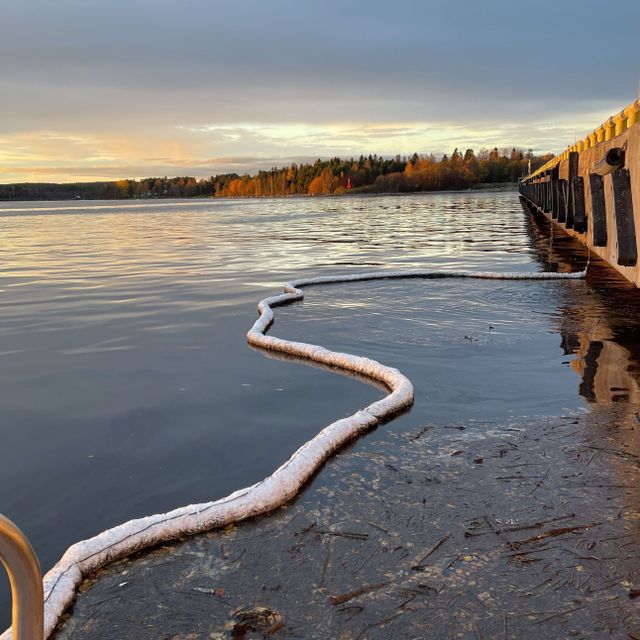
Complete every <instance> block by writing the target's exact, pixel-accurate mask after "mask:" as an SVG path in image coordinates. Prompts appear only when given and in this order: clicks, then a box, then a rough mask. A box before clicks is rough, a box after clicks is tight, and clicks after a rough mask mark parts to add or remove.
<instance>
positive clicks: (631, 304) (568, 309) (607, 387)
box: [524, 201, 640, 404]
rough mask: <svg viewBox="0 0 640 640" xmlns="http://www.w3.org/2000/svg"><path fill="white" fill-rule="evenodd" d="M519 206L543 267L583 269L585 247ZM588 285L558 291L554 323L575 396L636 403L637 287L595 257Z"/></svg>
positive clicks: (639, 357)
mask: <svg viewBox="0 0 640 640" xmlns="http://www.w3.org/2000/svg"><path fill="white" fill-rule="evenodd" d="M524 206H525V210H526V212H527V230H528V233H529V237H530V239H531V244H532V249H533V251H534V253H535V255H536V257H537V259H538V260H539V261H540V262H541V263H542V264H543V265H544V267H545V268H546V269H551V270H554V271H560V272H567V271H575V270H576V269H577V268H583V266H584V264H585V262H586V260H587V256H588V250H587V249H586V248H585V247H584V245H582V244H581V243H579V242H577V240H575V239H574V238H571V237H570V236H568V235H567V234H566V233H564V232H563V231H561V230H558V227H557V226H555V225H553V224H552V223H551V222H550V221H549V220H548V219H547V218H546V217H545V216H543V215H542V214H540V213H539V212H538V211H537V210H536V209H535V208H533V207H531V206H530V205H529V204H528V203H527V202H526V201H524ZM587 283H588V284H589V289H588V290H586V291H585V290H584V289H582V290H580V289H577V288H572V289H569V288H567V289H564V290H563V300H562V302H561V310H562V318H561V319H560V326H559V330H560V333H561V335H562V344H561V346H562V348H563V350H564V352H565V353H566V354H567V355H573V356H574V359H573V360H572V361H571V368H572V369H573V370H574V371H575V372H576V373H577V374H578V375H579V376H580V379H581V382H580V387H579V391H580V395H582V396H583V397H584V398H585V399H586V400H587V401H588V402H590V403H596V404H610V403H613V402H621V401H627V402H631V403H633V404H636V403H638V404H640V336H638V332H637V328H636V322H637V318H639V317H640V299H639V298H638V295H637V291H636V289H635V288H634V287H633V286H632V285H630V284H629V283H627V282H626V281H625V280H624V279H623V278H622V277H620V276H619V275H617V274H616V273H615V272H612V271H611V269H609V268H608V267H607V266H606V265H605V263H604V262H603V261H601V260H599V259H597V258H596V259H595V261H593V262H591V264H590V267H589V273H588V276H587Z"/></svg>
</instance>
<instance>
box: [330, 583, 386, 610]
mask: <svg viewBox="0 0 640 640" xmlns="http://www.w3.org/2000/svg"><path fill="white" fill-rule="evenodd" d="M388 584H389V581H386V582H378V583H377V584H368V585H365V586H364V587H360V588H359V589H354V590H353V591H347V593H343V594H341V595H339V596H331V598H330V601H331V604H332V605H334V606H335V605H338V604H344V603H345V602H349V600H353V599H354V598H357V597H358V596H362V595H364V594H365V593H371V592H372V591H377V590H378V589H382V588H384V587H386V586H387V585H388Z"/></svg>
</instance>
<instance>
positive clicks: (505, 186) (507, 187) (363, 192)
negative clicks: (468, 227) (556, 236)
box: [0, 182, 518, 203]
mask: <svg viewBox="0 0 640 640" xmlns="http://www.w3.org/2000/svg"><path fill="white" fill-rule="evenodd" d="M34 184H37V183H34ZM517 185H518V183H517V182H486V183H479V184H475V185H472V186H470V187H460V188H458V189H456V188H451V187H447V188H443V189H428V190H418V191H385V192H382V191H372V190H370V189H366V188H358V189H352V190H350V191H345V192H342V193H323V194H316V195H311V194H308V193H295V194H291V195H261V196H213V195H195V196H170V195H166V196H165V195H163V196H150V197H145V198H140V197H133V198H131V197H129V198H104V197H86V198H82V197H81V198H77V197H73V196H72V197H60V198H0V203H12V202H100V201H105V200H108V201H115V202H158V201H163V200H166V201H169V200H200V201H203V200H282V199H297V198H305V199H306V198H341V197H347V198H349V197H352V196H368V197H384V196H412V195H420V194H428V193H447V192H457V193H459V192H462V191H513V190H515V189H516V188H517ZM2 186H3V185H0V188H1V187H2Z"/></svg>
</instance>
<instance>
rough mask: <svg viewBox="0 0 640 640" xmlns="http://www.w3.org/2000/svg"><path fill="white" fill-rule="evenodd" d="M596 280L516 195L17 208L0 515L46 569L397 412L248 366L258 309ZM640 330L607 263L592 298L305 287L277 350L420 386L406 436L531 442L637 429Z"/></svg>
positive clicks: (318, 300) (9, 234) (0, 354)
mask: <svg viewBox="0 0 640 640" xmlns="http://www.w3.org/2000/svg"><path fill="white" fill-rule="evenodd" d="M584 264H585V254H584V251H583V250H582V249H581V248H580V247H579V246H578V245H577V244H576V243H574V242H573V241H570V240H568V239H567V238H563V237H553V234H550V233H549V229H548V228H547V225H545V224H544V222H543V221H539V220H536V219H533V218H532V217H530V216H529V215H528V214H527V213H526V212H524V211H523V209H522V207H521V206H520V204H519V201H518V198H517V195H516V194H515V193H514V192H478V193H466V192H465V193H442V194H429V195H415V196H414V195H411V196H388V197H348V198H342V199H341V198H330V199H289V200H233V201H221V200H220V201H162V202H137V203H122V202H74V203H70V204H65V203H18V204H16V203H0V400H1V401H0V438H1V439H0V512H3V513H5V514H6V515H8V516H9V517H11V518H12V519H14V520H15V521H16V522H17V523H18V524H19V525H20V526H21V527H22V528H23V529H24V530H25V532H26V533H27V534H28V536H29V537H30V539H31V540H32V541H33V544H34V546H35V547H36V550H37V552H38V555H39V557H40V559H41V562H42V565H43V568H44V569H45V570H46V569H48V568H50V566H51V565H52V564H53V563H54V562H55V561H56V560H57V559H58V558H59V557H60V555H61V554H62V552H63V551H64V549H66V547H67V546H68V545H69V544H71V543H73V542H75V541H76V540H79V539H82V538H86V537H88V536H91V535H94V534H96V533H98V532H99V531H101V530H102V529H104V528H106V527H110V526H113V525H115V524H118V523H120V522H122V521H124V520H127V519H129V518H132V517H136V516H142V515H147V514H150V513H155V512H158V511H165V510H168V509H171V508H174V507H177V506H180V505H183V504H187V503H190V502H196V501H206V500H211V499H214V498H218V497H221V496H224V495H226V494H227V493H229V492H230V491H232V490H234V489H237V488H239V487H242V486H246V485H248V484H250V483H253V482H255V481H257V480H259V479H261V478H263V477H264V476H265V475H267V474H269V473H270V472H271V471H272V470H273V469H274V468H275V467H276V466H278V465H279V464H280V463H282V462H283V461H284V460H285V459H286V458H288V457H289V455H290V454H291V453H292V452H293V451H294V450H295V449H296V448H297V447H298V446H300V445H301V444H302V443H303V442H305V441H306V440H308V439H309V438H310V437H312V436H313V435H314V434H315V433H317V432H318V430H319V429H320V428H321V427H322V426H323V425H325V424H327V423H328V422H330V421H332V420H334V419H336V418H338V417H341V416H344V415H348V414H350V413H352V412H353V411H354V410H355V409H357V408H358V407H360V406H362V405H365V404H367V403H369V402H371V401H372V400H373V399H375V398H377V397H380V396H381V395H382V392H381V391H380V390H378V389H376V388H374V387H371V386H367V385H364V384H362V383H361V382H358V381H356V380H353V379H350V378H346V377H342V376H338V375H335V374H334V373H331V372H327V371H324V370H321V369H317V368H313V367H308V366H303V365H300V364H298V363H295V362H288V361H281V360H277V359H273V358H268V357H265V355H264V354H262V353H260V352H258V351H256V350H253V349H251V348H249V347H248V346H247V345H246V342H245V333H246V331H247V329H248V328H249V327H250V326H251V324H252V322H253V320H254V318H255V314H256V312H255V307H256V303H257V301H258V300H259V299H260V298H262V297H265V296H266V295H270V294H272V293H274V292H277V291H279V290H280V288H281V286H282V283H283V282H284V281H286V280H288V279H291V278H293V277H299V276H305V275H311V274H313V275H319V274H327V273H355V272H358V271H369V270H381V269H398V268H419V267H437V268H440V269H459V268H464V269H476V270H494V271H531V270H541V269H542V270H562V271H572V270H579V269H581V268H583V266H584ZM639 312H640V304H639V301H638V295H637V294H636V291H635V290H634V289H632V288H630V287H629V286H627V285H626V284H625V283H623V282H622V281H621V280H620V279H619V278H618V277H617V276H615V275H614V274H612V273H611V272H610V271H609V270H608V269H606V268H602V267H601V266H599V265H597V264H596V265H592V268H591V270H590V275H589V279H588V281H587V282H581V281H580V282H506V281H505V282H500V281H497V282H490V281H478V282H476V281H433V282H432V281H395V282H372V283H367V284H358V283H351V284H345V285H338V286H333V287H316V288H310V289H309V290H308V291H307V298H306V299H305V301H304V302H302V303H298V304H295V305H292V306H290V307H286V308H282V309H279V310H278V311H277V316H276V324H275V326H274V328H273V332H274V334H275V335H279V336H283V337H285V336H286V337H292V338H294V339H299V340H308V341H313V342H317V343H320V344H323V345H325V346H327V347H331V348H337V349H341V350H346V351H350V352H354V353H359V354H365V355H368V356H371V357H373V358H376V359H379V360H381V361H383V362H385V363H387V364H390V365H394V366H397V367H399V368H400V369H402V371H403V372H404V373H406V374H407V375H408V376H409V377H410V378H411V379H412V380H413V382H414V384H415V387H416V403H415V406H414V407H413V409H412V410H411V411H410V412H409V413H407V414H405V415H403V416H401V417H400V418H398V421H397V425H398V428H402V427H403V426H406V428H411V427H415V426H416V425H421V424H425V423H430V422H431V423H435V424H439V425H444V424H447V423H448V422H459V421H461V420H462V421H465V420H467V421H468V420H476V421H486V422H491V421H492V420H497V419H500V418H504V417H508V416H516V417H522V418H523V422H525V421H526V417H527V416H534V415H536V416H539V415H550V416H551V415H554V416H555V415H561V414H563V413H566V412H573V411H589V410H590V409H591V408H592V407H593V406H595V405H597V404H607V403H611V402H617V403H624V404H626V405H627V406H628V408H629V411H630V412H635V411H637V410H638V407H639V406H640V405H639V404H638V403H639V402H640V387H639V379H640V373H639V371H640V369H639V367H640V339H639V337H638V335H637V331H636V326H637V325H636V323H637V318H638V317H639V316H638V313H639ZM368 437H371V438H375V437H376V434H375V433H373V434H371V435H370V436H368ZM0 589H4V591H1V592H0V608H1V612H2V619H1V620H0V621H1V622H2V623H6V622H8V613H7V612H8V597H7V591H6V587H5V585H4V584H2V586H0Z"/></svg>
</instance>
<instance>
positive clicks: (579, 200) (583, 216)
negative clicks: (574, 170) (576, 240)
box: [571, 176, 587, 233]
mask: <svg viewBox="0 0 640 640" xmlns="http://www.w3.org/2000/svg"><path fill="white" fill-rule="evenodd" d="M571 191H572V193H571V198H572V202H573V228H574V229H575V230H576V231H578V232H579V233H584V232H585V231H586V230H587V213H586V210H585V206H584V180H583V179H582V178H581V177H580V176H578V177H576V178H574V179H573V180H572V181H571Z"/></svg>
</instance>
